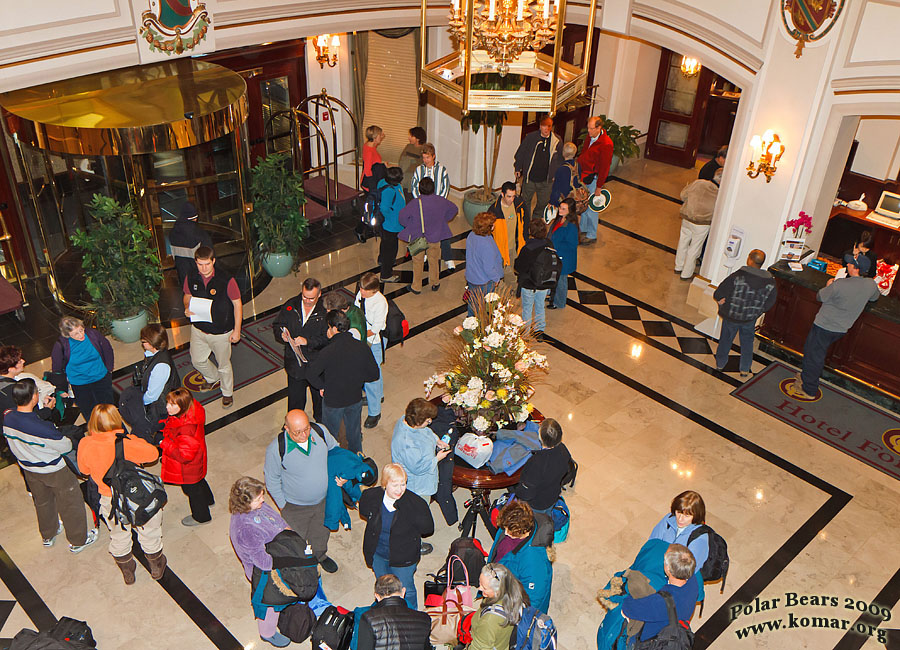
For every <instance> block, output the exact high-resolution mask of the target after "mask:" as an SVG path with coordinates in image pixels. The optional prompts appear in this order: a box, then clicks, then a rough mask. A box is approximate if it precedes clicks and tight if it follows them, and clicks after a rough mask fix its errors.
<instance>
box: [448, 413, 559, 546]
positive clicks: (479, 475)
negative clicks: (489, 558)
mask: <svg viewBox="0 0 900 650" xmlns="http://www.w3.org/2000/svg"><path fill="white" fill-rule="evenodd" d="M437 399H438V400H440V398H437ZM528 419H529V420H533V421H535V422H538V423H540V422H543V420H544V416H543V415H542V414H541V412H540V411H538V410H537V409H534V410H533V411H532V412H531V416H530V417H529V418H528ZM521 473H522V470H521V468H520V469H519V470H517V471H516V472H515V473H514V474H512V475H509V474H494V472H492V471H491V469H490V467H488V466H487V465H484V466H483V467H480V468H478V469H475V468H474V467H472V466H471V465H469V464H468V463H466V462H465V461H464V460H461V459H459V458H457V457H456V455H455V454H454V456H453V485H454V486H455V487H461V488H466V489H467V490H469V492H471V494H472V496H471V497H470V498H469V499H467V500H466V502H465V508H466V514H465V516H464V517H463V518H462V521H460V523H459V529H460V531H462V534H463V535H464V536H465V537H474V536H475V527H476V526H477V524H478V518H479V517H481V521H482V522H483V523H484V526H485V528H487V530H488V532H489V533H490V534H491V537H493V536H494V535H496V533H497V528H496V526H494V525H493V524H492V523H491V490H503V489H506V488H510V487H512V486H513V485H515V484H516V483H518V482H519V476H520V475H521Z"/></svg>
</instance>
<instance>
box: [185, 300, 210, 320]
mask: <svg viewBox="0 0 900 650" xmlns="http://www.w3.org/2000/svg"><path fill="white" fill-rule="evenodd" d="M212 303H213V301H212V300H211V299H210V298H197V297H196V296H191V301H190V303H188V310H189V311H190V312H191V322H192V323H211V322H212Z"/></svg>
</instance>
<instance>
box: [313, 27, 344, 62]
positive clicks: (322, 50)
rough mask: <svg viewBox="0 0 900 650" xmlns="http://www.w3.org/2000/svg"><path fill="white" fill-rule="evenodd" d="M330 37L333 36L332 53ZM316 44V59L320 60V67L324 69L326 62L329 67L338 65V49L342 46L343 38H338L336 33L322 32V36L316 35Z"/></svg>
mask: <svg viewBox="0 0 900 650" xmlns="http://www.w3.org/2000/svg"><path fill="white" fill-rule="evenodd" d="M329 37H330V38H331V47H332V48H333V49H334V52H333V53H331V54H329V52H328V39H329ZM314 44H315V46H316V61H318V63H319V67H320V68H322V69H323V70H324V69H325V64H326V63H327V64H328V67H329V68H333V67H334V66H336V65H337V62H338V55H337V49H338V48H339V47H340V46H341V39H340V38H338V36H337V35H336V34H335V35H334V36H331V34H321V35H320V36H316V40H315V41H314Z"/></svg>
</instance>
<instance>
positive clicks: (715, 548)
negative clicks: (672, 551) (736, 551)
mask: <svg viewBox="0 0 900 650" xmlns="http://www.w3.org/2000/svg"><path fill="white" fill-rule="evenodd" d="M704 533H705V534H706V535H708V536H709V538H708V539H709V556H708V557H707V558H706V562H704V563H703V566H702V567H700V575H701V576H702V577H703V582H716V581H717V580H721V581H722V588H721V590H720V591H721V592H722V593H724V591H725V579H726V578H727V577H728V565H729V564H730V560H729V559H728V544H727V543H726V542H725V540H724V539H723V538H722V536H721V535H719V534H718V533H717V532H716V531H714V530H713V529H712V528H710V527H709V526H707V525H706V524H700V525H699V526H697V527H696V528H695V529H694V530H693V531H691V534H690V536H689V537H688V541H687V545H688V546H690V544H691V542H693V541H694V540H695V539H697V538H698V537H700V535H703V534H704Z"/></svg>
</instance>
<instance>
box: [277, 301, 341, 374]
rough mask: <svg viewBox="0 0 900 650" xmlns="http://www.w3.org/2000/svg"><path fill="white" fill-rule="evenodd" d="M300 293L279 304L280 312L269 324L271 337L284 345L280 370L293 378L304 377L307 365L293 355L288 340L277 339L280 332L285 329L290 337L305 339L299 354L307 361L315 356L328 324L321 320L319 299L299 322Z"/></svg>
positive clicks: (323, 315)
mask: <svg viewBox="0 0 900 650" xmlns="http://www.w3.org/2000/svg"><path fill="white" fill-rule="evenodd" d="M302 305H303V295H302V294H300V295H296V296H294V297H293V298H291V299H290V300H288V301H287V302H286V303H284V305H282V306H281V311H280V312H278V316H276V317H275V320H274V322H273V323H272V335H273V336H274V337H275V340H276V341H278V342H279V343H281V344H282V345H283V346H284V369H285V371H286V372H287V374H288V375H290V376H291V377H293V378H294V379H305V378H306V368H307V364H303V365H300V363H299V362H298V361H297V355H296V354H295V353H294V350H293V348H292V347H291V345H290V344H289V343H285V341H284V340H283V339H282V338H281V331H282V329H284V328H287V331H288V333H289V334H290V335H291V338H297V337H298V336H302V337H303V338H305V339H306V345H304V346H301V347H300V349H301V350H302V352H303V356H304V357H306V360H307V361H308V362H310V363H312V361H313V360H314V359H315V358H316V355H317V354H318V353H319V350H321V349H322V348H324V347H325V345H326V344H327V343H328V336H327V335H326V334H325V332H326V330H327V329H328V326H327V325H326V323H325V307H324V306H323V305H322V301H321V300H320V301H319V302H317V303H316V306H315V308H314V309H313V311H312V314H310V315H309V318H308V319H306V324H305V325H304V324H303V315H302V309H303V307H302Z"/></svg>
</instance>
